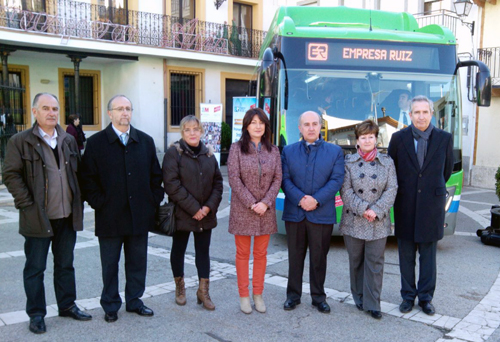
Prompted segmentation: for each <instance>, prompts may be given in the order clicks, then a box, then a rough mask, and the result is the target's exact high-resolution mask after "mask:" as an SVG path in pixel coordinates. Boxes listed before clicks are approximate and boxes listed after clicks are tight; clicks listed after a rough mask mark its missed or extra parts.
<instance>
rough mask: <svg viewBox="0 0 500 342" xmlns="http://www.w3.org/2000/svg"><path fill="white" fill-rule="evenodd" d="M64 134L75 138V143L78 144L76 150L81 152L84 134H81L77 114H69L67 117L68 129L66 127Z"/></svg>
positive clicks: (81, 130)
mask: <svg viewBox="0 0 500 342" xmlns="http://www.w3.org/2000/svg"><path fill="white" fill-rule="evenodd" d="M66 133H68V134H71V135H72V136H74V137H75V140H76V143H77V144H78V149H79V150H80V151H81V150H83V147H84V145H83V143H84V142H85V140H86V139H85V133H83V129H82V126H81V125H80V117H79V116H78V114H71V115H70V116H68V127H66Z"/></svg>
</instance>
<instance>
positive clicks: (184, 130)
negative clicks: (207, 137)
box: [182, 128, 201, 134]
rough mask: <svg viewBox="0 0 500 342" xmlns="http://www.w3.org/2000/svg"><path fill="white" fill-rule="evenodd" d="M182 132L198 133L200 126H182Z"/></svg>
mask: <svg viewBox="0 0 500 342" xmlns="http://www.w3.org/2000/svg"><path fill="white" fill-rule="evenodd" d="M182 131H183V132H184V133H186V134H189V133H200V132H201V128H184V129H183V130H182Z"/></svg>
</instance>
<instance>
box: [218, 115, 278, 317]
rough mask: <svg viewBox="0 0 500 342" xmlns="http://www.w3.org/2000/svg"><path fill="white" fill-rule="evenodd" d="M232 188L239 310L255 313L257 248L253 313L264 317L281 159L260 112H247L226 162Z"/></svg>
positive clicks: (232, 230)
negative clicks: (237, 138) (238, 139)
mask: <svg viewBox="0 0 500 342" xmlns="http://www.w3.org/2000/svg"><path fill="white" fill-rule="evenodd" d="M227 171H228V176H229V185H230V186H231V212H230V215H229V232H230V233H231V234H234V238H235V244H236V275H237V278H238V292H239V295H240V309H241V311H243V312H244V313H246V314H249V313H251V312H252V307H251V304H250V295H249V290H248V285H249V274H248V273H249V270H248V269H249V266H248V263H249V258H250V245H251V239H252V236H253V237H254V243H253V246H254V247H253V257H254V262H253V277H252V286H253V300H254V304H255V310H257V311H258V312H261V313H264V312H266V306H265V304H264V300H263V299H262V292H263V290H264V276H265V274H266V263H267V246H268V244H269V239H270V236H271V234H274V233H276V232H277V224H276V209H275V200H276V197H277V196H278V192H279V189H280V186H281V178H282V174H281V158H280V153H279V150H278V148H277V147H276V146H274V145H272V144H271V125H270V122H269V119H268V118H267V116H266V114H265V113H264V112H263V111H262V109H260V108H253V109H250V110H248V111H247V112H246V114H245V117H244V118H243V127H242V135H241V138H240V141H238V142H237V143H234V144H233V145H232V146H231V150H230V151H229V158H228V163H227Z"/></svg>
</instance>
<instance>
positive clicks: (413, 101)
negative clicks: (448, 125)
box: [410, 95, 434, 113]
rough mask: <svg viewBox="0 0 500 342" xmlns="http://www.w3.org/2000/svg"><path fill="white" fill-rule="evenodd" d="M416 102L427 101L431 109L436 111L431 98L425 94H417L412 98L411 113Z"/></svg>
mask: <svg viewBox="0 0 500 342" xmlns="http://www.w3.org/2000/svg"><path fill="white" fill-rule="evenodd" d="M415 102H427V103H428V104H429V109H430V111H431V113H432V112H434V102H432V100H431V99H429V98H428V97H427V96H424V95H417V96H415V97H414V98H412V99H411V103H410V113H412V112H413V104H414V103H415Z"/></svg>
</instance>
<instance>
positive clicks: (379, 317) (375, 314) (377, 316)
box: [368, 310, 382, 319]
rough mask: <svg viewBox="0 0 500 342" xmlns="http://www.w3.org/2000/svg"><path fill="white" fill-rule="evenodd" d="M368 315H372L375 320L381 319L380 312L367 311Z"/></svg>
mask: <svg viewBox="0 0 500 342" xmlns="http://www.w3.org/2000/svg"><path fill="white" fill-rule="evenodd" d="M368 313H369V314H370V315H372V317H373V318H375V319H381V318H382V313H381V312H380V311H376V310H368Z"/></svg>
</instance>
